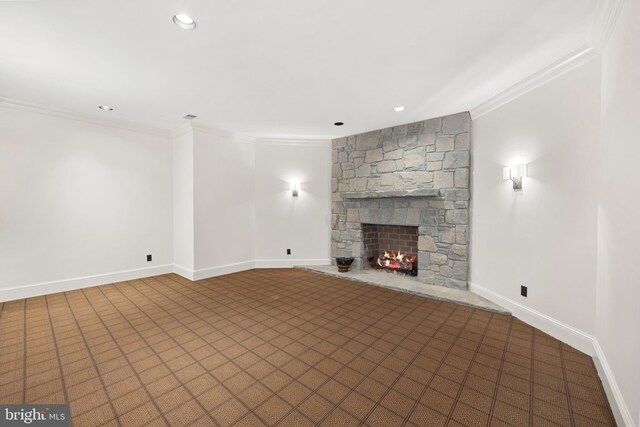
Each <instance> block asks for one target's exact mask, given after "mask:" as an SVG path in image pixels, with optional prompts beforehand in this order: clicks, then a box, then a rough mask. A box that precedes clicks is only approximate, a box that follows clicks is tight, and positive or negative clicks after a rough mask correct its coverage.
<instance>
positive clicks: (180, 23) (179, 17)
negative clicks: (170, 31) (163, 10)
mask: <svg viewBox="0 0 640 427" xmlns="http://www.w3.org/2000/svg"><path fill="white" fill-rule="evenodd" d="M183 18H186V19H188V20H189V21H191V22H186V21H185V19H183ZM172 19H173V23H174V24H176V26H177V27H178V28H180V29H183V30H186V31H192V30H195V29H196V20H195V19H193V18H192V17H190V16H189V15H185V14H183V13H177V14H175V15H173V18H172Z"/></svg>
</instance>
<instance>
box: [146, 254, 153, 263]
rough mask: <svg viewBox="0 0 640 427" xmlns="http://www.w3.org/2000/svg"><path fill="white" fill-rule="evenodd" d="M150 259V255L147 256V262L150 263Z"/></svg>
mask: <svg viewBox="0 0 640 427" xmlns="http://www.w3.org/2000/svg"><path fill="white" fill-rule="evenodd" d="M152 258H153V257H152V256H151V254H149V255H147V262H151V259H152Z"/></svg>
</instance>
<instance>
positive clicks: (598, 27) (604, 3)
mask: <svg viewBox="0 0 640 427" xmlns="http://www.w3.org/2000/svg"><path fill="white" fill-rule="evenodd" d="M624 1H625V0H600V2H599V3H598V9H597V10H596V15H595V17H594V19H593V24H592V25H591V31H590V33H589V46H591V47H593V48H594V49H595V50H596V51H597V52H599V53H600V52H602V51H603V50H604V49H605V48H606V47H607V43H608V42H609V39H610V38H611V33H613V29H614V28H615V26H616V23H617V21H618V17H619V16H620V11H621V10H622V7H623V6H624Z"/></svg>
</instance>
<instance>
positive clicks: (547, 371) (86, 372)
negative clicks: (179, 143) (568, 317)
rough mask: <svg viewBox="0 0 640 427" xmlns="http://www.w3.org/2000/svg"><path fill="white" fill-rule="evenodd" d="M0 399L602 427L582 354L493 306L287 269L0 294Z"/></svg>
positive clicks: (165, 410)
mask: <svg viewBox="0 0 640 427" xmlns="http://www.w3.org/2000/svg"><path fill="white" fill-rule="evenodd" d="M0 344H1V346H0V404H22V403H34V404H35V403H42V404H55V403H68V404H69V407H70V414H71V424H72V425H74V426H93V425H110V426H155V425H158V426H161V425H172V426H198V425H201V426H232V425H233V426H262V425H281V426H312V425H323V426H325V425H326V426H359V425H368V426H385V427H389V426H452V427H454V426H473V427H475V426H489V425H490V426H611V425H615V421H614V419H613V416H612V413H611V409H610V407H609V404H608V402H607V399H606V397H605V394H604V390H603V387H602V384H601V382H600V379H599V378H598V375H597V372H596V369H595V367H594V364H593V361H592V359H591V358H590V357H589V356H588V355H585V354H584V353H581V352H579V351H577V350H575V349H574V348H572V347H570V346H568V345H566V344H563V343H562V342H560V341H558V340H556V339H554V338H552V337H550V336H548V335H546V334H545V333H543V332H541V331H539V330H537V329H535V328H533V327H531V326H529V325H527V324H525V323H523V322H521V321H520V320H518V319H516V318H514V317H512V316H509V315H504V314H497V313H492V312H488V311H484V310H481V309H473V308H470V307H465V306H461V305H457V304H453V303H447V302H442V301H437V300H433V299H429V298H426V297H422V296H417V295H412V294H408V293H402V292H397V291H393V290H389V289H385V288H380V287H375V286H371V285H366V284H361V283H358V282H353V281H349V280H344V279H340V278H335V277H331V276H327V275H323V274H318V273H313V272H308V271H303V270H296V269H270V270H261V269H257V270H250V271H246V272H242V273H236V274H230V275H226V276H220V277H215V278H211V279H206V280H201V281H198V282H190V281H189V280H186V279H184V278H182V277H180V276H177V275H175V274H167V275H162V276H156V277H149V278H145V279H141V280H133V281H129V282H123V283H116V284H110V285H104V286H98V287H93V288H86V289H82V290H76V291H70V292H65V293H58V294H52V295H47V296H42V297H35V298H28V299H23V300H18V301H10V302H5V303H0Z"/></svg>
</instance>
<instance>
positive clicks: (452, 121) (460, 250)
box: [331, 112, 471, 289]
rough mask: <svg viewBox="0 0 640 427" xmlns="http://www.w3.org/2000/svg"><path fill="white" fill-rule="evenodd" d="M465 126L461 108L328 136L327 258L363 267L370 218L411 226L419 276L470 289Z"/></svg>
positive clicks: (467, 138) (372, 221)
mask: <svg viewBox="0 0 640 427" xmlns="http://www.w3.org/2000/svg"><path fill="white" fill-rule="evenodd" d="M470 131H471V117H470V115H469V113H468V112H465V113H459V114H454V115H450V116H445V117H440V118H435V119H430V120H425V121H422V122H416V123H410V124H406V125H401V126H396V127H393V128H387V129H382V130H377V131H373V132H367V133H363V134H359V135H353V136H349V137H344V138H339V139H335V140H333V152H332V155H333V166H332V182H331V184H332V218H331V225H332V233H331V253H332V258H335V257H339V256H352V257H354V258H355V262H354V265H353V266H352V268H353V269H363V268H366V267H367V266H368V265H370V264H369V258H370V257H371V255H370V254H369V252H370V248H369V246H367V242H368V240H367V239H366V238H365V234H367V233H370V232H371V228H370V227H371V226H372V225H376V226H377V227H380V226H402V227H415V229H416V230H417V254H416V255H417V264H418V273H417V274H418V276H417V279H418V280H420V281H421V282H423V283H427V284H435V285H442V286H447V287H453V288H459V289H467V274H468V269H469V262H468V244H469V198H470V195H469V163H470V155H469V153H470V144H471V136H470ZM379 229H380V228H378V230H379ZM396 234H397V233H396ZM391 249H393V248H391ZM378 250H380V248H378ZM383 250H384V249H383ZM398 250H400V249H398ZM334 262H335V260H334Z"/></svg>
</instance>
